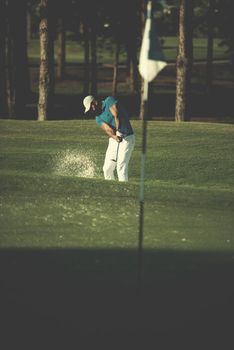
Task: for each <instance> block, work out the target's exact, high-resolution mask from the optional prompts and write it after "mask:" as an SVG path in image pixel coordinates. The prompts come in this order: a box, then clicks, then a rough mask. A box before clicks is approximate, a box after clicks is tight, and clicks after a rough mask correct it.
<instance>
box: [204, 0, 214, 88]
mask: <svg viewBox="0 0 234 350" xmlns="http://www.w3.org/2000/svg"><path fill="white" fill-rule="evenodd" d="M215 4H216V0H209V9H208V34H207V66H206V80H207V91H208V93H209V92H210V90H211V85H212V80H213V46H214V13H215Z"/></svg>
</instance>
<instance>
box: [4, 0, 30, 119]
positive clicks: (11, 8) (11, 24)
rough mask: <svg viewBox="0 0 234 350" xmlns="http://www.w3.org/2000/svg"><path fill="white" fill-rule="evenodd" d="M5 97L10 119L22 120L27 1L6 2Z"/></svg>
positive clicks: (26, 76) (26, 85)
mask: <svg viewBox="0 0 234 350" xmlns="http://www.w3.org/2000/svg"><path fill="white" fill-rule="evenodd" d="M7 19H8V30H7V63H8V69H7V95H8V112H9V117H10V118H21V117H22V118H23V117H24V115H25V107H26V101H27V97H28V94H29V72H28V60H27V0H22V1H21V2H20V3H19V2H15V1H14V0H8V1H7Z"/></svg>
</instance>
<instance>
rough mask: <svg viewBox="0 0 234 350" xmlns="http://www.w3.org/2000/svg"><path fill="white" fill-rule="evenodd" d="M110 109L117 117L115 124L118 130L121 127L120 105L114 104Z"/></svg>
mask: <svg viewBox="0 0 234 350" xmlns="http://www.w3.org/2000/svg"><path fill="white" fill-rule="evenodd" d="M110 111H111V113H112V115H113V117H114V118H115V126H116V130H118V129H119V116H118V107H117V105H116V104H113V105H112V106H111V107H110Z"/></svg>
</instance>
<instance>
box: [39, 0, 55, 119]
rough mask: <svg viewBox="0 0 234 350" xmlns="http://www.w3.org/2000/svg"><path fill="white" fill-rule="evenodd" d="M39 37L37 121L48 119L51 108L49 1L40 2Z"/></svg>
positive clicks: (51, 43) (52, 53) (51, 48)
mask: <svg viewBox="0 0 234 350" xmlns="http://www.w3.org/2000/svg"><path fill="white" fill-rule="evenodd" d="M40 12H41V20H40V24H39V35H40V73H39V101H38V120H40V121H43V120H46V119H48V116H49V114H50V113H51V111H52V107H53V100H52V99H53V94H54V74H53V67H54V45H53V44H54V43H53V37H52V28H51V27H52V24H51V18H50V4H49V0H41V3H40Z"/></svg>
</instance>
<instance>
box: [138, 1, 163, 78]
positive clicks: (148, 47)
mask: <svg viewBox="0 0 234 350" xmlns="http://www.w3.org/2000/svg"><path fill="white" fill-rule="evenodd" d="M151 8H152V5H151V1H149V2H148V5H147V18H146V23H145V29H144V35H143V40H142V44H141V51H140V58H139V72H140V74H141V76H142V78H143V79H145V80H146V81H147V82H151V81H152V80H153V79H154V78H155V77H156V76H157V75H158V73H159V72H160V71H161V70H162V69H163V68H164V67H165V66H166V65H167V64H166V62H165V60H164V56H163V52H162V50H161V46H160V42H159V40H158V37H157V34H156V27H155V20H154V19H152V15H151Z"/></svg>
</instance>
